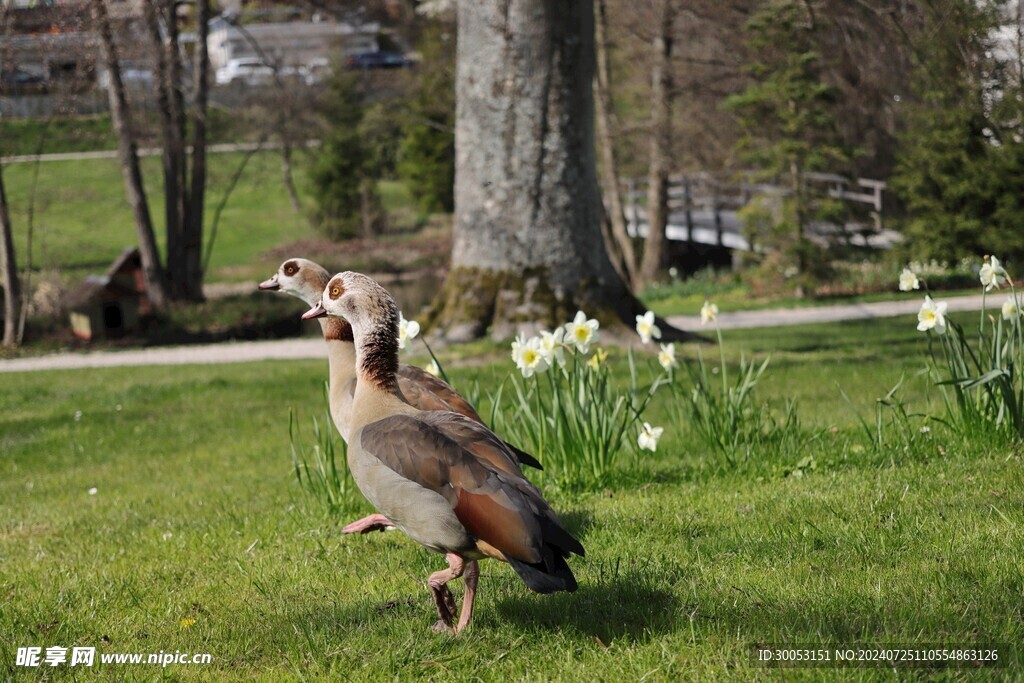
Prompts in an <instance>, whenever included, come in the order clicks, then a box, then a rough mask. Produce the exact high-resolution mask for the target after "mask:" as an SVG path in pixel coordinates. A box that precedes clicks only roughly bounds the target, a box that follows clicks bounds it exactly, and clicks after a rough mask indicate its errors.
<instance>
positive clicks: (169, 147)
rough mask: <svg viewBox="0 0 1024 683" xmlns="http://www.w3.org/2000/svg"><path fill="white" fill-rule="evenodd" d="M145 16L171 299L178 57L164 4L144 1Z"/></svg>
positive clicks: (176, 218) (176, 216)
mask: <svg viewBox="0 0 1024 683" xmlns="http://www.w3.org/2000/svg"><path fill="white" fill-rule="evenodd" d="M142 8H143V17H144V19H145V22H146V27H147V29H148V30H149V39H150V41H151V42H152V43H153V53H154V54H155V55H156V77H155V78H154V79H153V85H154V92H155V95H156V102H157V110H158V112H159V114H160V140H161V144H162V149H161V151H160V160H161V163H162V165H163V174H164V226H165V230H166V232H167V275H168V278H169V280H170V282H169V285H170V287H171V291H170V292H169V294H170V296H171V297H172V298H176V297H177V291H176V288H175V287H174V272H173V271H174V266H173V265H172V264H173V263H175V262H176V261H177V260H178V259H179V258H180V256H179V249H178V245H179V242H178V240H177V237H176V234H177V230H178V227H177V226H179V225H180V224H181V220H182V216H181V204H180V203H179V202H178V201H175V200H173V199H171V198H172V197H176V196H178V194H179V193H180V191H181V185H180V183H179V182H178V179H179V178H180V177H181V166H180V164H181V157H180V155H178V154H176V153H175V148H176V147H177V146H178V143H177V141H176V139H175V120H174V105H173V104H172V103H171V88H170V86H169V85H168V82H169V80H170V70H171V67H170V65H169V64H168V60H169V59H175V58H176V55H174V54H172V53H171V52H170V51H169V50H168V49H167V46H166V45H165V44H164V35H163V32H162V31H161V30H160V22H161V20H163V21H164V23H165V24H166V21H167V18H166V12H165V10H164V3H162V2H158V1H157V0H144V2H143V3H142Z"/></svg>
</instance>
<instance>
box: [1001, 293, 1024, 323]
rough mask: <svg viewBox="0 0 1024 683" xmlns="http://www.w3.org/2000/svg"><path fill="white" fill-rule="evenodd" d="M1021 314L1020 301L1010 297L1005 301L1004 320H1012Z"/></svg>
mask: <svg viewBox="0 0 1024 683" xmlns="http://www.w3.org/2000/svg"><path fill="white" fill-rule="evenodd" d="M1020 314H1021V310H1020V303H1019V302H1017V301H1014V300H1013V298H1012V297H1011V298H1009V299H1007V300H1006V301H1004V302H1003V320H1012V319H1013V318H1014V317H1015V316H1018V315H1020Z"/></svg>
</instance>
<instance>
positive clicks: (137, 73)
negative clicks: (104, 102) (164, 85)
mask: <svg viewBox="0 0 1024 683" xmlns="http://www.w3.org/2000/svg"><path fill="white" fill-rule="evenodd" d="M120 67H121V82H122V83H124V85H125V87H126V88H150V87H152V86H153V71H152V70H151V69H150V68H149V67H148V66H146V65H145V64H139V63H136V62H130V61H124V62H121V63H120ZM96 82H97V83H98V84H99V86H100V87H101V88H106V87H107V86H109V85H110V72H109V71H107V70H106V69H104V70H103V71H101V72H100V75H99V76H98V77H97V79H96Z"/></svg>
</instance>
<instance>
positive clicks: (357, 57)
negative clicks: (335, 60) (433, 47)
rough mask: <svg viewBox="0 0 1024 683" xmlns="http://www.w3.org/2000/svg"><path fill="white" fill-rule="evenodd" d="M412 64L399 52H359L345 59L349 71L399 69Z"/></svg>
mask: <svg viewBox="0 0 1024 683" xmlns="http://www.w3.org/2000/svg"><path fill="white" fill-rule="evenodd" d="M412 64H413V61H412V60H411V59H409V58H408V57H406V56H405V55H403V54H402V53H401V52H391V51H389V50H377V51H376V52H359V53H357V54H354V55H349V56H348V57H347V58H345V66H347V67H348V68H350V69H401V68H403V67H408V66H412Z"/></svg>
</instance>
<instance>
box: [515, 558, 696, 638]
mask: <svg viewBox="0 0 1024 683" xmlns="http://www.w3.org/2000/svg"><path fill="white" fill-rule="evenodd" d="M495 610H496V615H497V616H499V617H500V620H504V621H508V622H511V623H513V624H515V625H516V627H517V628H522V629H546V630H551V629H555V630H565V629H572V630H574V631H577V632H578V633H581V634H584V635H586V636H589V637H591V638H597V639H599V640H600V641H601V643H603V644H604V645H610V644H611V643H612V642H614V641H618V640H622V639H625V640H627V641H629V642H638V641H644V640H647V639H648V638H650V637H652V636H656V635H660V634H663V633H666V632H668V631H671V630H673V629H675V628H677V627H678V626H679V625H680V623H681V622H680V603H679V600H678V598H676V596H674V595H672V594H671V593H668V592H667V591H664V590H662V589H660V588H657V587H655V586H652V585H650V583H649V582H648V581H647V580H645V579H644V578H643V576H642V575H638V574H630V575H621V576H616V577H614V578H611V579H608V580H605V581H598V582H597V583H594V584H586V583H584V584H581V585H580V587H579V589H578V590H577V591H576V592H575V593H555V594H552V595H545V596H541V595H532V594H528V595H523V594H522V593H521V592H518V591H517V592H516V593H515V594H512V592H511V591H509V592H507V593H505V594H504V595H502V596H501V597H499V598H498V599H497V603H496V605H495Z"/></svg>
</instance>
